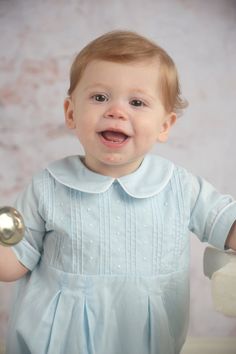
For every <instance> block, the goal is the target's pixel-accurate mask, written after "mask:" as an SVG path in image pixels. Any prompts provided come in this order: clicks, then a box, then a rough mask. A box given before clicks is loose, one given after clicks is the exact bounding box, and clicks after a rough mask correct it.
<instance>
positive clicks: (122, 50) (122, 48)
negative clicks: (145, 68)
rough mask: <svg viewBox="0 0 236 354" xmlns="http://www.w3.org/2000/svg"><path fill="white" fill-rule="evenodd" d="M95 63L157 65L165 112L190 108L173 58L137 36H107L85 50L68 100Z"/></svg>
mask: <svg viewBox="0 0 236 354" xmlns="http://www.w3.org/2000/svg"><path fill="white" fill-rule="evenodd" d="M93 60H104V61H108V62H114V63H132V62H134V63H138V62H147V61H156V64H157V70H158V71H159V83H158V84H159V88H160V93H161V99H162V103H163V106H164V108H165V110H166V112H175V113H177V114H178V113H180V112H181V110H182V109H183V108H185V107H186V106H187V103H186V101H185V100H183V99H182V98H181V91H180V84H179V79H178V73H177V69H176V66H175V64H174V62H173V60H172V59H171V57H170V56H169V55H168V54H167V53H166V51H165V50H164V49H162V48H161V47H159V46H158V45H157V44H155V43H154V42H152V41H150V40H148V39H147V38H145V37H143V36H141V35H139V34H137V33H135V32H131V31H113V32H108V33H106V34H104V35H102V36H100V37H98V38H96V39H95V40H93V41H92V42H90V43H89V44H88V45H87V46H86V47H84V48H83V49H82V50H81V52H80V53H79V54H78V55H77V56H76V58H75V59H74V62H73V64H72V67H71V72H70V87H69V90H68V95H69V96H71V94H72V93H73V91H74V90H75V88H76V86H77V85H78V83H79V82H80V79H81V77H82V75H83V73H84V70H85V68H86V67H87V65H88V64H89V63H90V62H91V61H93Z"/></svg>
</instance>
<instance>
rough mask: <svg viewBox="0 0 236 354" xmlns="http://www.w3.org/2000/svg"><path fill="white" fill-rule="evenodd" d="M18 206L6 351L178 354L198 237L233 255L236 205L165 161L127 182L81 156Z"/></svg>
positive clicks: (43, 177)
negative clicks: (18, 266) (228, 243)
mask: <svg viewBox="0 0 236 354" xmlns="http://www.w3.org/2000/svg"><path fill="white" fill-rule="evenodd" d="M16 207H17V209H18V210H19V211H20V212H21V213H22V215H23V217H24V220H25V224H26V229H27V230H26V235H25V238H24V240H23V241H21V242H20V243H19V244H18V245H16V246H14V248H13V249H14V252H15V254H16V255H17V257H18V259H19V261H20V262H21V263H22V264H24V265H25V266H26V267H27V268H28V269H29V270H30V271H29V272H28V274H27V275H26V276H25V277H23V278H22V279H21V280H20V281H19V282H18V283H19V284H18V289H17V294H16V296H17V302H16V305H15V307H14V309H13V313H12V316H11V321H10V328H9V340H8V344H7V353H8V354H13V353H14V354H30V353H33V354H46V353H47V354H65V353H71V354H76V353H79V354H105V353H107V354H174V353H175V354H177V353H179V352H180V350H181V347H182V345H183V343H184V340H185V337H186V331H187V326H188V306H189V243H190V241H189V237H190V236H189V231H192V232H193V233H195V234H196V235H197V236H198V237H199V239H200V240H201V241H207V242H209V243H211V244H212V245H214V246H216V247H218V248H221V249H223V248H224V244H225V240H226V237H227V235H228V232H229V230H230V228H231V226H232V224H233V222H234V220H235V219H236V202H235V201H234V200H233V198H232V197H231V196H228V195H221V194H219V193H218V192H217V191H216V190H215V189H214V188H213V187H212V186H211V185H210V184H209V183H208V182H206V181H205V180H203V179H201V178H199V177H195V176H193V175H191V174H190V173H188V172H187V171H186V170H185V169H183V168H181V167H177V166H175V165H174V164H173V163H172V162H170V161H168V160H165V159H163V158H161V157H159V156H155V155H147V156H146V157H145V158H144V160H143V162H142V164H141V165H140V167H139V168H138V170H136V171H135V172H134V173H132V174H130V175H127V176H123V177H120V178H117V179H114V178H112V177H108V176H103V175H100V174H97V173H94V172H92V171H90V170H89V169H87V168H86V167H85V165H84V164H83V162H82V157H79V156H71V157H67V158H65V159H62V160H59V161H56V162H53V163H52V164H51V165H49V167H48V168H47V169H45V170H43V171H42V172H40V173H38V174H37V175H36V176H34V178H33V180H32V182H31V184H30V185H29V186H28V187H27V188H26V189H25V191H23V192H22V193H21V195H20V196H19V198H18V200H17V202H16Z"/></svg>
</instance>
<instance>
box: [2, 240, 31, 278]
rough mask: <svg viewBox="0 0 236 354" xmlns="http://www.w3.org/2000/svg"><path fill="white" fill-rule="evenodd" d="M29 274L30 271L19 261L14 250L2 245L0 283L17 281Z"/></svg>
mask: <svg viewBox="0 0 236 354" xmlns="http://www.w3.org/2000/svg"><path fill="white" fill-rule="evenodd" d="M27 272H28V269H27V268H25V267H24V266H23V265H22V264H21V263H20V262H19V261H18V259H17V257H16V255H15V253H14V252H13V250H12V248H11V247H4V246H1V245H0V281H5V282H10V281H15V280H17V279H19V278H21V277H23V276H24V275H25V274H26V273H27Z"/></svg>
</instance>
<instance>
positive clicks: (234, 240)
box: [225, 221, 236, 251]
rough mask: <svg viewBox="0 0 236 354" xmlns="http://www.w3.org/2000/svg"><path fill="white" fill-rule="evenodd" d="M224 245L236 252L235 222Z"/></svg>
mask: <svg viewBox="0 0 236 354" xmlns="http://www.w3.org/2000/svg"><path fill="white" fill-rule="evenodd" d="M225 245H226V246H227V247H228V248H231V249H232V250H234V251H236V221H235V222H234V224H233V226H232V227H231V229H230V232H229V234H228V237H227V240H226V243H225Z"/></svg>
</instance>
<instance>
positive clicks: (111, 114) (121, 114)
mask: <svg viewBox="0 0 236 354" xmlns="http://www.w3.org/2000/svg"><path fill="white" fill-rule="evenodd" d="M104 117H105V118H112V119H124V120H126V119H127V118H128V114H127V112H126V111H125V109H124V108H122V107H121V106H119V105H113V106H111V107H109V108H108V109H107V111H106V112H105V114H104Z"/></svg>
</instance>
